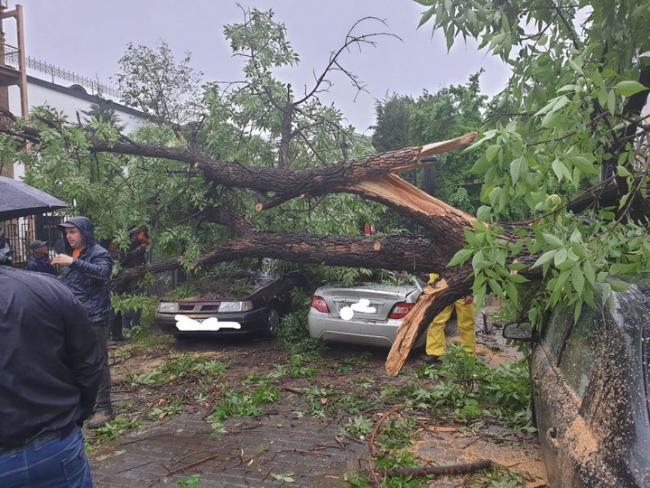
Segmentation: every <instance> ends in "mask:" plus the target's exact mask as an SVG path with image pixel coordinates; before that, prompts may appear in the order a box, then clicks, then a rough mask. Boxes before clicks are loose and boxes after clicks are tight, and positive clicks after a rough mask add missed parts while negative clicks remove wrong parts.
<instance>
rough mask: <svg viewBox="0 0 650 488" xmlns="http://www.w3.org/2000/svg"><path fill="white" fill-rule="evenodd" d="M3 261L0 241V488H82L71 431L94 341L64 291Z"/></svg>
mask: <svg viewBox="0 0 650 488" xmlns="http://www.w3.org/2000/svg"><path fill="white" fill-rule="evenodd" d="M10 257H11V250H10V248H9V245H8V243H7V242H6V240H5V238H4V236H3V235H2V234H0V486H1V487H2V488H14V487H15V488H18V487H24V486H31V487H34V488H36V487H44V486H69V487H84V488H86V487H90V486H92V479H91V475H90V468H89V466H88V460H87V459H86V456H85V453H84V443H83V436H82V433H81V429H80V427H79V426H80V425H81V423H82V422H83V421H84V419H86V418H87V417H88V416H89V415H90V413H91V412H92V409H93V406H94V404H95V396H96V394H97V389H98V386H99V381H100V375H101V366H102V357H101V354H100V350H99V348H98V347H97V341H96V339H95V335H94V334H93V333H92V331H91V330H90V329H89V328H88V318H87V316H86V312H85V310H84V308H83V307H82V305H81V304H80V303H79V302H78V301H77V300H76V299H75V297H74V296H73V294H72V293H71V292H70V290H68V288H67V287H65V286H64V285H63V284H61V283H60V282H59V281H58V280H57V279H56V278H54V277H53V276H48V275H45V274H39V273H30V272H26V271H22V270H18V269H14V268H11V267H9V266H7V265H8V264H10V262H11V260H10Z"/></svg>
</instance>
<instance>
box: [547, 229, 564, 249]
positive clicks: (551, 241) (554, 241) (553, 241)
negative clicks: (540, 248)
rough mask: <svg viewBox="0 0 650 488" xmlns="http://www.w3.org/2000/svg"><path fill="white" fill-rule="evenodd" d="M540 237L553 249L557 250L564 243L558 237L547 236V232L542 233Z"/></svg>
mask: <svg viewBox="0 0 650 488" xmlns="http://www.w3.org/2000/svg"><path fill="white" fill-rule="evenodd" d="M542 237H543V238H544V240H545V241H546V242H547V243H548V245H549V246H551V247H552V248H554V249H557V248H559V247H562V246H564V241H563V240H562V239H560V238H559V237H556V236H554V235H553V234H549V233H548V232H544V233H543V234H542Z"/></svg>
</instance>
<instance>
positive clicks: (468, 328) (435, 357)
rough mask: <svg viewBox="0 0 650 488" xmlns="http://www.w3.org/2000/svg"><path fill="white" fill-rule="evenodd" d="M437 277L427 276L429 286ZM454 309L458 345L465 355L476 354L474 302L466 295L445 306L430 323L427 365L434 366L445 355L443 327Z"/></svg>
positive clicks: (431, 274) (434, 275)
mask: <svg viewBox="0 0 650 488" xmlns="http://www.w3.org/2000/svg"><path fill="white" fill-rule="evenodd" d="M438 278H439V276H438V275H437V274H436V273H430V274H429V284H430V285H431V284H433V283H434V282H435V281H436V280H437V279H438ZM454 308H455V309H456V318H457V320H458V331H459V332H460V343H461V345H462V346H463V349H465V351H466V352H467V354H470V355H472V356H473V355H474V354H475V352H476V333H475V330H474V301H473V299H472V296H471V295H467V296H466V297H464V298H461V299H460V300H456V301H455V302H454V303H453V304H451V305H449V306H447V307H446V308H445V309H444V310H443V311H442V312H440V313H439V314H438V315H437V316H436V317H435V318H434V319H433V321H432V322H431V325H430V326H429V330H428V331H427V342H426V348H425V352H426V357H425V359H424V361H425V362H426V363H427V364H435V363H437V362H439V361H440V358H441V356H443V355H444V353H445V346H446V343H445V325H446V324H447V321H448V320H449V318H450V317H451V313H452V311H453V309H454Z"/></svg>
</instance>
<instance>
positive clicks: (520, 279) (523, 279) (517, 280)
mask: <svg viewBox="0 0 650 488" xmlns="http://www.w3.org/2000/svg"><path fill="white" fill-rule="evenodd" d="M510 280H511V281H513V282H514V283H517V284H522V283H528V282H529V281H530V280H528V279H527V278H526V277H525V276H522V275H520V274H513V275H510Z"/></svg>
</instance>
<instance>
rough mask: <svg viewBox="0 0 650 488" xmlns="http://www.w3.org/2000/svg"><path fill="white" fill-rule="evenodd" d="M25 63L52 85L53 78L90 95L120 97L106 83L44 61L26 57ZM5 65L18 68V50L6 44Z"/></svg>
mask: <svg viewBox="0 0 650 488" xmlns="http://www.w3.org/2000/svg"><path fill="white" fill-rule="evenodd" d="M8 48H11V49H8ZM12 49H13V50H12ZM14 50H15V51H14ZM26 63H27V68H29V69H32V70H34V71H38V72H40V73H44V74H46V75H49V76H50V77H51V78H52V83H54V79H55V78H58V79H60V80H65V81H69V82H70V83H73V84H77V85H81V86H83V87H84V88H87V89H88V90H90V93H91V94H92V95H101V96H105V95H109V96H111V97H115V98H120V97H121V92H120V90H119V89H117V88H116V87H114V86H112V85H108V84H106V83H100V82H99V81H97V80H93V79H91V78H88V77H87V76H83V75H79V74H77V73H74V72H72V71H69V70H67V69H64V68H61V67H59V66H55V65H53V64H50V63H46V62H45V61H41V60H40V59H36V58H33V57H31V56H27V58H26ZM5 64H6V65H8V66H14V67H17V66H18V49H17V48H12V47H11V46H9V45H7V44H5Z"/></svg>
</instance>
